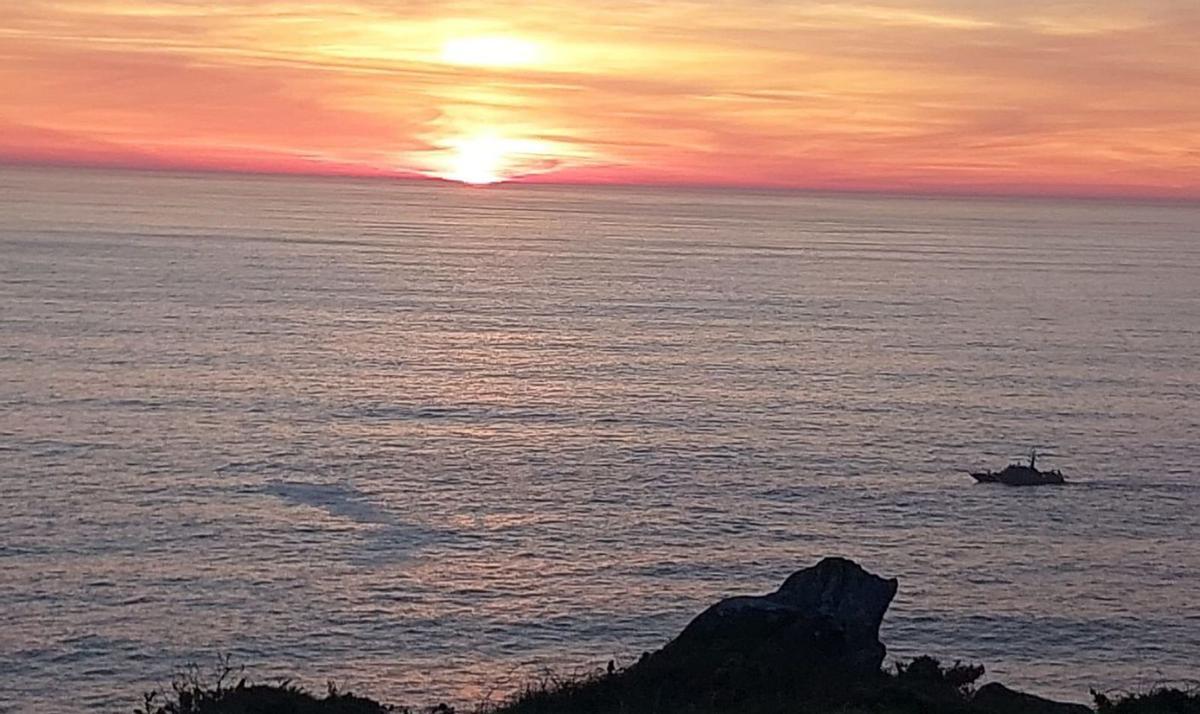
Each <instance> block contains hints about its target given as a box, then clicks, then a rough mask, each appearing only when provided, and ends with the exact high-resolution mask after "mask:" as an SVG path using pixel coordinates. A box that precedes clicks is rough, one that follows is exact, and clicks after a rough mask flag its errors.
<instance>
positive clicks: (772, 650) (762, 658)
mask: <svg viewBox="0 0 1200 714" xmlns="http://www.w3.org/2000/svg"><path fill="white" fill-rule="evenodd" d="M896 588H897V582H896V580H895V579H891V580H885V579H883V578H881V577H879V576H877V575H872V574H871V573H868V572H867V571H866V570H864V569H863V568H862V567H861V566H859V565H858V564H857V563H855V562H853V561H851V560H847V559H845V558H826V559H824V560H822V561H821V562H820V563H818V564H816V565H815V566H813V567H811V568H805V569H804V570H800V571H797V572H796V573H794V574H792V575H791V577H789V578H788V579H787V580H785V581H784V583H783V585H782V586H781V587H780V588H779V589H778V590H776V591H775V592H773V593H771V594H769V595H761V596H742V597H731V598H728V599H726V600H722V601H721V602H719V603H717V604H716V605H713V606H712V607H710V608H708V609H707V610H705V611H704V612H702V613H700V615H699V616H697V617H696V618H695V619H694V620H692V622H691V624H689V625H688V626H687V627H686V628H685V629H684V630H683V632H682V633H680V634H679V636H678V637H676V638H675V639H674V640H672V641H671V642H670V643H668V644H667V646H666V647H664V648H663V649H662V650H661V651H659V652H657V653H655V654H654V655H652V656H651V659H652V660H656V662H655V664H656V665H658V666H662V665H663V664H665V663H678V664H681V665H688V666H694V665H697V664H698V663H703V662H708V663H710V664H711V665H713V666H719V665H723V664H727V663H728V662H730V661H733V660H736V662H738V663H739V664H742V665H744V664H746V663H750V662H753V663H757V664H760V665H773V664H775V663H783V661H786V664H787V665H788V666H789V668H794V667H795V666H796V665H797V664H800V665H803V664H810V665H812V668H814V669H837V670H839V671H843V672H878V671H879V667H880V665H882V663H883V658H884V655H885V654H886V648H885V647H884V646H883V643H882V642H880V641H879V625H880V623H881V622H882V621H883V615H884V613H885V612H887V608H888V605H890V604H891V602H892V598H893V597H895V595H896Z"/></svg>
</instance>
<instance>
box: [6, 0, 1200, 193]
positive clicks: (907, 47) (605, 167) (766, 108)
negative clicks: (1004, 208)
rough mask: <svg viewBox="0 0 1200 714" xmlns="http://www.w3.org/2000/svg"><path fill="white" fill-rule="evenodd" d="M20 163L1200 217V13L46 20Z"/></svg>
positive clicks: (1091, 7)
mask: <svg viewBox="0 0 1200 714" xmlns="http://www.w3.org/2000/svg"><path fill="white" fill-rule="evenodd" d="M6 14H7V17H6V21H5V23H4V25H3V27H0V59H3V62H2V63H0V96H3V97H4V99H3V100H0V132H2V133H3V134H2V135H0V158H6V159H8V160H10V161H53V162H74V163H101V164H108V163H120V164H132V165H152V166H181V167H189V166H203V167H206V168H222V167H224V168H236V169H252V170H288V171H292V170H304V171H308V170H312V171H336V172H339V173H341V172H358V173H394V174H406V173H417V174H426V175H440V176H447V177H452V178H453V177H455V176H456V175H458V176H473V177H474V178H475V179H476V180H483V179H484V178H488V179H498V178H512V177H526V178H537V179H538V180H589V181H591V180H598V181H622V182H635V181H666V182H687V183H693V182H694V183H713V184H739V185H757V186H794V187H813V188H850V189H889V190H952V191H971V190H980V191H1048V192H1071V193H1076V192H1081V193H1118V194H1129V193H1137V194H1147V195H1179V196H1191V197H1200V92H1196V91H1195V87H1196V86H1200V43H1198V42H1196V40H1195V38H1196V37H1198V36H1200V6H1196V7H1193V6H1191V5H1188V4H1181V3H1178V2H1172V1H1171V0H1148V2H1144V3H1139V4H1136V5H1132V4H1129V3H1124V2H1118V1H1117V0H1093V2H1090V3H1087V4H1086V6H1083V5H1080V4H1078V3H1075V2H1055V1H1054V0H1051V1H1050V2H1045V1H1042V2H1035V1H1034V0H953V1H952V0H878V1H875V2H850V1H845V0H821V1H814V0H800V1H799V2H794V3H774V2H768V1H767V0H735V1H732V2H729V3H700V2H695V1H694V0H662V1H661V2H658V3H654V4H650V3H644V2H637V1H635V0H600V1H598V2H592V1H591V0H586V1H585V0H557V1H556V2H553V3H551V2H522V3H503V2H501V3H496V2H487V3H485V2H482V1H481V0H457V1H453V2H431V1H425V2H421V1H415V2H407V3H396V2H390V1H389V2H385V1H384V0H347V1H345V2H332V1H324V2H323V1H321V0H216V1H212V2H201V1H200V0H173V1H168V0H160V1H158V2H148V1H146V2H139V1H138V0H54V1H50V0H29V1H28V2H26V3H21V4H19V6H18V7H15V8H12V9H11V11H10V10H7V9H6Z"/></svg>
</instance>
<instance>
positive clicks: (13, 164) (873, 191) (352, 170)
mask: <svg viewBox="0 0 1200 714" xmlns="http://www.w3.org/2000/svg"><path fill="white" fill-rule="evenodd" d="M0 168H15V169H51V170H64V171H70V170H76V171H80V170H82V171H122V172H129V173H163V174H200V175H206V176H207V175H215V176H221V175H224V176H245V177H262V178H306V179H318V180H319V179H351V180H356V181H401V182H413V183H424V184H429V185H444V186H449V187H457V188H461V189H464V190H472V191H488V190H504V189H505V188H506V187H514V186H518V187H527V188H528V187H540V186H547V187H561V188H572V187H574V188H578V187H595V188H602V189H603V188H625V189H630V188H634V189H636V188H658V189H675V190H698V191H741V192H747V193H751V192H762V193H790V194H807V195H832V196H878V197H895V198H925V199H979V200H986V199H1008V200H1043V201H1056V200H1063V201H1096V202H1114V203H1120V202H1126V203H1157V204H1171V205H1179V204H1183V205H1197V206H1200V188H1198V189H1197V190H1196V193H1195V194H1194V195H1193V194H1181V193H1157V192H1155V190H1154V189H1150V188H1145V187H1128V189H1129V190H1126V191H1123V190H1122V189H1119V188H1113V189H1112V190H1111V191H1108V192H1106V191H1104V190H1103V189H1096V188H1090V189H1080V190H1078V191H1073V190H1071V189H1070V188H1065V189H1063V188H1059V187H1054V186H1042V187H1026V188H1020V187H1016V186H1011V185H999V186H996V187H995V188H994V189H989V188H984V189H979V188H974V187H966V188H964V189H962V190H956V189H953V188H950V187H945V186H931V187H924V186H907V187H903V186H895V187H882V186H860V187H855V186H819V185H808V186H803V185H781V184H749V183H736V182H731V183H720V182H701V181H696V182H689V181H601V180H586V179H583V180H570V179H566V180H563V179H559V180H554V179H553V178H552V176H553V174H531V175H527V176H517V177H514V178H511V179H505V180H502V181H497V182H495V183H491V184H479V185H477V184H467V183H464V182H461V181H455V180H453V179H446V178H441V177H437V176H428V175H425V174H421V173H417V172H410V171H401V170H386V169H370V168H367V167H362V166H345V167H340V166H338V165H330V166H328V168H327V170H320V169H318V168H312V169H305V168H298V169H287V168H275V169H268V168H239V167H227V166H206V165H203V164H200V165H188V164H184V163H162V164H158V165H154V164H139V163H135V162H122V161H113V162H104V161H70V160H54V161H41V160H28V159H20V158H14V157H4V156H0ZM1159 190H1160V191H1161V189H1159ZM1182 190H1184V191H1187V190H1189V189H1182Z"/></svg>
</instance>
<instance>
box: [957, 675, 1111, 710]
mask: <svg viewBox="0 0 1200 714" xmlns="http://www.w3.org/2000/svg"><path fill="white" fill-rule="evenodd" d="M971 702H972V703H973V704H974V705H975V706H976V707H978V708H979V709H982V710H984V711H986V712H989V713H990V714H1092V708H1091V707H1087V706H1084V705H1082V704H1064V703H1062V702H1055V701H1052V700H1050V699H1043V698H1041V697H1035V696H1034V695H1032V694H1025V693H1024V692H1017V691H1014V690H1012V689H1009V688H1008V687H1006V686H1004V685H1003V684H1000V683H999V682H992V683H991V684H985V685H983V686H982V687H980V688H979V691H978V692H975V696H974V697H973V698H972V699H971Z"/></svg>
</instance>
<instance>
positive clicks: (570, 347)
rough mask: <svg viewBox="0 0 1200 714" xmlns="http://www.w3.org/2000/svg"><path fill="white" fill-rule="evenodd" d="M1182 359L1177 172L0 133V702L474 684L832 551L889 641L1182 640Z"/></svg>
mask: <svg viewBox="0 0 1200 714" xmlns="http://www.w3.org/2000/svg"><path fill="white" fill-rule="evenodd" d="M1198 383H1200V207H1197V206H1196V205H1187V204H1168V203H1157V204H1155V203H1134V202H1124V203H1122V202H1096V201H1052V200H1018V199H1001V198H993V199H962V198H947V199H932V198H919V197H887V196H827V195H820V196H815V195H803V194H791V193H783V192H736V191H725V190H700V189H665V188H617V187H609V188H600V187H583V186H579V187H552V186H519V185H502V186H494V187H489V188H484V189H478V188H468V187H462V186H455V185H443V184H436V183H422V182H411V181H407V182H406V181H383V180H372V181H358V180H348V179H300V178H280V177H259V176H217V175H187V174H169V173H136V172H101V171H80V170H66V169H54V170H48V169H5V170H3V171H0V613H2V617H0V620H2V621H3V625H0V709H3V710H6V711H22V712H24V711H33V712H51V711H66V710H78V709H86V708H92V709H97V710H105V711H129V710H130V709H131V708H132V707H133V706H134V705H135V704H136V703H138V702H139V701H140V693H141V692H142V691H143V690H145V689H149V688H152V687H155V686H158V685H163V684H166V683H168V682H169V681H170V677H171V675H172V673H173V672H175V671H177V670H178V668H180V667H181V666H184V665H186V664H187V663H189V662H198V663H200V664H201V665H203V666H205V667H208V666H209V665H212V664H215V663H216V657H217V654H218V653H228V654H230V655H231V656H232V658H233V661H234V663H235V664H239V665H245V666H246V667H247V672H248V673H249V674H251V675H252V676H254V677H256V678H259V679H265V678H270V677H275V676H290V677H294V678H295V679H296V680H298V681H299V682H302V683H304V684H307V685H310V686H315V687H320V686H322V685H323V683H324V682H325V681H326V680H327V679H336V680H338V681H339V682H341V683H343V684H344V685H346V686H349V687H350V688H352V689H354V690H356V691H359V692H361V693H365V694H369V695H372V696H374V697H377V698H381V699H384V700H386V701H391V702H395V703H407V704H426V703H433V702H436V701H441V700H446V701H453V702H471V701H477V700H479V699H480V698H483V697H487V696H492V697H493V698H494V697H497V696H503V694H505V693H506V692H508V691H510V690H511V688H512V687H514V686H516V684H517V683H519V682H520V681H521V680H522V678H524V677H528V676H531V675H534V674H535V673H536V672H538V671H539V670H540V669H541V668H544V667H552V668H554V669H555V670H556V671H558V672H560V673H567V674H569V673H571V672H575V671H583V670H586V669H587V668H591V667H596V666H603V665H604V663H606V662H607V661H608V660H609V659H610V658H615V659H616V660H617V661H618V662H629V661H631V660H633V659H634V658H636V657H637V656H638V654H640V653H641V652H642V651H644V650H648V649H653V648H655V647H657V646H660V645H661V644H663V643H664V642H665V641H666V640H667V639H669V638H670V637H671V636H672V635H673V634H674V633H676V632H677V631H678V630H679V629H680V628H681V627H682V626H683V625H684V624H686V623H687V622H688V620H689V619H690V618H691V617H692V616H694V615H695V614H696V613H698V612H699V611H700V610H701V609H703V608H704V607H705V606H706V605H708V604H710V603H712V602H714V601H715V600H716V599H718V598H720V597H722V596H725V595H729V594H733V593H760V592H765V591H769V590H772V589H774V588H775V587H776V586H777V585H778V584H779V583H780V582H781V581H782V579H783V578H784V577H785V576H786V575H788V574H789V573H790V572H792V571H794V570H796V569H798V568H800V567H804V566H807V565H811V564H813V563H814V562H816V560H817V559H819V558H821V557H822V556H826V555H835V554H836V555H845V556H850V557H853V558H855V559H857V560H858V561H859V562H861V563H862V564H863V565H864V566H865V567H867V568H868V569H869V570H871V571H873V572H876V573H879V574H882V575H885V576H895V577H898V578H899V580H900V591H899V595H898V596H897V599H896V601H895V603H894V604H893V606H892V608H891V610H890V611H889V613H888V615H887V618H886V620H885V621H884V626H883V633H882V636H883V639H884V641H885V642H886V643H887V645H888V647H889V651H890V654H891V656H893V657H907V656H913V655H915V654H920V653H930V654H934V655H937V656H939V657H942V658H946V659H950V660H953V659H963V660H970V661H978V662H982V663H983V664H985V665H986V666H987V668H988V676H989V677H992V678H996V679H999V680H1002V681H1004V682H1006V683H1008V684H1010V685H1014V686H1018V687H1024V688H1028V689H1029V690H1031V691H1034V692H1038V693H1041V694H1046V695H1054V696H1062V697H1067V698H1070V699H1077V700H1079V699H1086V697H1087V689H1088V688H1089V687H1098V688H1108V687H1114V686H1122V687H1140V686H1147V685H1149V684H1153V683H1154V682H1156V681H1159V680H1166V681H1172V680H1180V679H1184V678H1188V677H1195V676H1196V670H1195V653H1196V652H1197V651H1200V595H1198V594H1197V593H1198V591H1200V543H1198V542H1197V533H1200V480H1198V479H1197V463H1200V384H1198ZM1033 446H1038V447H1041V448H1042V450H1043V452H1044V453H1046V455H1045V456H1043V457H1042V461H1041V463H1044V464H1046V465H1047V467H1056V468H1061V469H1062V470H1063V471H1064V473H1065V474H1066V475H1067V477H1068V479H1069V480H1070V482H1071V483H1070V485H1068V486H1066V487H1062V488H1040V489H1008V488H1004V487H994V486H993V487H988V486H980V485H975V484H974V483H973V482H972V481H971V479H970V477H969V476H968V475H967V474H966V473H965V472H964V471H965V470H966V469H980V468H999V467H1002V466H1003V465H1005V464H1006V463H1008V462H1009V461H1010V460H1012V459H1015V458H1021V457H1023V456H1024V455H1025V454H1026V452H1027V451H1028V449H1029V448H1030V447H1033Z"/></svg>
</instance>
